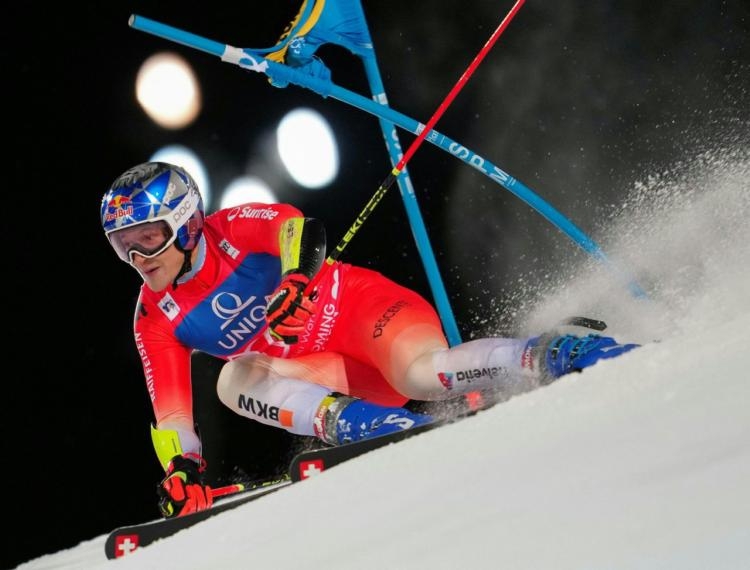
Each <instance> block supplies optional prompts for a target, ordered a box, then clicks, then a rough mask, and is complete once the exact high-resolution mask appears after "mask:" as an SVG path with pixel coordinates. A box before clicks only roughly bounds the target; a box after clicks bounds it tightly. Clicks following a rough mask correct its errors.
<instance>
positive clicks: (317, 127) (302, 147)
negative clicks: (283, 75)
mask: <svg viewBox="0 0 750 570" xmlns="http://www.w3.org/2000/svg"><path fill="white" fill-rule="evenodd" d="M276 141H277V149H278V151H279V156H280V157H281V161H282V162H283V163H284V166H285V167H286V169H287V171H288V172H289V175H290V176H291V177H292V178H293V179H294V181H295V182H297V184H299V185H300V186H304V187H305V188H310V189H317V188H322V187H323V186H326V185H328V184H330V183H331V181H332V180H333V179H334V178H335V177H336V175H337V174H338V170H339V152H338V146H337V144H336V138H335V136H334V134H333V130H332V129H331V127H330V125H329V124H328V121H326V120H325V118H323V116H322V115H320V114H319V113H318V112H316V111H314V110H312V109H305V108H301V109H295V110H294V111H291V112H289V113H288V114H287V115H286V116H285V117H284V118H283V119H282V120H281V121H280V122H279V126H278V127H277V129H276Z"/></svg>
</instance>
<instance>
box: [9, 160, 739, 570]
mask: <svg viewBox="0 0 750 570" xmlns="http://www.w3.org/2000/svg"><path fill="white" fill-rule="evenodd" d="M712 164H714V168H713V169H710V168H708V169H707V168H705V166H706V165H705V164H704V165H703V167H704V168H703V171H702V173H701V175H700V176H697V175H695V173H694V172H693V173H688V174H689V176H688V175H686V176H685V177H679V176H677V177H671V178H670V179H669V180H670V182H669V183H668V184H665V183H664V182H663V181H662V182H660V181H653V183H652V184H650V185H649V184H646V185H644V187H643V188H640V189H639V190H638V191H637V192H635V193H634V197H633V199H632V201H631V203H630V205H629V209H628V208H626V209H625V210H624V211H623V212H622V215H621V217H620V218H619V219H618V220H613V222H612V233H611V236H610V237H612V238H613V239H612V240H611V243H609V244H607V247H608V248H609V249H608V250H611V251H615V252H617V254H618V255H619V256H620V258H621V259H622V260H624V261H625V262H626V263H627V266H628V267H630V268H632V269H633V270H634V272H635V274H636V275H637V276H638V278H639V279H640V280H642V281H643V282H644V284H645V286H646V287H647V289H648V290H649V291H650V292H651V297H650V298H649V299H646V300H644V299H640V300H638V299H634V298H632V296H629V295H628V294H627V293H621V292H619V289H618V287H617V286H615V285H613V284H612V283H611V276H610V275H608V273H607V271H606V270H604V269H602V268H598V267H590V268H588V269H587V270H586V271H581V272H579V273H578V274H577V277H576V279H575V281H573V280H569V281H568V282H566V283H562V284H560V285H559V286H558V287H556V288H555V289H554V290H551V291H550V292H549V294H548V295H547V296H545V303H544V304H543V305H541V306H539V307H537V308H536V309H535V310H534V311H532V314H531V315H530V318H529V321H528V323H527V326H528V327H529V328H534V327H537V326H541V325H543V324H546V323H548V322H551V321H554V320H555V319H556V318H558V317H560V316H565V315H570V314H592V313H594V314H593V316H597V317H600V318H604V319H605V320H607V321H608V322H609V323H610V327H611V331H612V332H613V333H614V334H616V335H617V336H620V337H625V338H627V339H628V340H631V339H632V340H638V341H640V342H647V341H650V340H655V341H658V342H650V343H649V344H648V345H646V346H644V347H643V348H641V349H639V350H637V351H633V352H631V353H628V354H626V355H625V356H623V357H622V358H620V359H617V360H614V361H604V362H602V363H600V364H598V365H597V366H595V367H594V368H592V369H589V370H587V371H585V372H584V373H582V374H580V375H576V376H571V377H567V378H565V379H563V380H561V381H559V382H557V383H555V384H552V385H551V386H548V387H546V388H543V389H540V390H537V391H535V392H531V393H528V394H524V395H521V396H517V397H514V398H512V399H511V400H509V401H508V402H505V403H503V404H501V405H499V406H497V407H495V408H493V409H491V410H488V411H485V412H482V413H480V414H478V415H477V416H475V417H473V418H470V419H467V420H466V421H463V422H460V423H458V424H455V425H452V426H449V427H446V428H443V429H440V430H436V431H434V432H428V433H425V434H422V435H419V436H416V437H414V438H412V439H410V440H407V441H405V442H402V443H400V444H397V445H393V446H389V447H387V448H385V449H380V450H377V451H375V452H372V453H371V454H368V455H367V456H365V457H362V458H361V459H358V460H356V461H352V462H350V463H347V464H344V465H342V466H340V467H337V468H336V469H333V470H331V471H328V472H326V473H324V474H322V475H320V476H319V477H316V478H314V479H311V480H308V481H305V482H303V483H300V484H298V485H295V486H293V487H290V488H288V489H285V490H282V491H280V492H278V493H275V494H272V495H270V496H268V497H266V498H264V499H261V500H259V501H257V502H255V503H251V504H248V505H246V506H244V507H241V508H238V509H236V510H235V511H232V512H230V513H227V514H224V515H222V516H220V517H216V518H215V519H213V520H209V521H206V522H204V523H201V524H199V525H197V526H196V527H194V528H192V529H189V530H186V531H183V532H181V533H179V534H178V535H175V536H174V537H172V538H171V539H168V540H164V541H161V542H159V543H157V544H155V545H152V546H149V547H147V548H143V549H141V550H138V551H136V552H135V553H134V554H133V555H132V556H130V557H128V558H125V559H121V560H119V561H116V562H111V561H106V560H105V558H104V552H103V543H104V537H97V538H95V539H93V540H90V541H87V542H84V543H81V544H79V545H78V546H75V547H73V548H71V549H69V550H65V551H61V552H59V553H57V554H53V555H48V556H44V557H41V558H38V559H35V560H32V561H29V562H28V563H26V564H23V565H21V566H20V568H23V569H24V570H31V569H42V568H55V569H79V568H88V569H97V568H113V567H115V568H122V569H126V568H134V569H135V568H137V569H139V570H142V569H149V568H152V569H158V570H164V569H165V568H179V569H180V570H189V569H204V568H238V569H239V568H269V569H270V568H273V569H275V570H280V569H292V568H294V569H298V568H321V569H323V568H325V569H326V570H334V569H338V568H342V569H343V568H347V569H349V568H357V569H369V568H372V569H378V570H382V569H383V568H404V569H415V568H438V569H440V568H446V569H448V568H513V569H519V568H555V569H582V568H607V569H625V568H638V569H642V568H649V569H650V568H654V569H656V568H659V569H661V568H675V569H680V570H688V569H705V568H712V569H713V568H720V569H740V568H748V567H750V488H749V485H748V482H750V372H748V366H749V364H748V354H749V353H750V348H749V347H750V294H749V293H748V292H749V291H750V263H749V262H750V245H748V243H749V240H748V238H749V237H750V229H749V228H750V222H749V221H748V215H750V206H749V203H750V198H749V197H748V193H747V191H746V189H745V188H746V181H747V180H748V174H750V168H749V167H748V159H747V153H745V154H744V155H742V154H740V156H739V157H738V156H737V155H734V156H730V157H724V158H722V160H721V161H714V162H713V163H712ZM615 236H617V237H619V238H622V239H620V240H619V241H618V240H615V239H614V237H615ZM608 279H609V284H607V280H608Z"/></svg>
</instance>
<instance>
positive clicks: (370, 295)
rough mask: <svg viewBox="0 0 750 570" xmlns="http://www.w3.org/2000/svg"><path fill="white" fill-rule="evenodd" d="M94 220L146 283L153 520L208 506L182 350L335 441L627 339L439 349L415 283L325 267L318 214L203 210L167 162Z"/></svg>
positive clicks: (263, 403) (220, 390)
mask: <svg viewBox="0 0 750 570" xmlns="http://www.w3.org/2000/svg"><path fill="white" fill-rule="evenodd" d="M101 221H102V225H103V228H104V231H105V234H106V236H107V238H108V240H109V242H110V244H111V245H112V247H113V248H114V250H115V251H116V252H117V255H118V256H119V257H120V259H121V260H123V261H125V262H126V263H129V264H130V265H132V266H133V267H134V268H135V269H136V270H137V271H138V273H139V274H140V276H141V278H142V279H143V285H142V286H141V289H140V295H139V298H138V302H137V308H136V311H135V321H134V335H135V345H136V348H137V350H138V353H139V355H140V357H141V360H142V364H143V369H144V373H145V379H146V388H147V390H148V393H149V396H150V399H151V403H152V406H153V411H154V416H155V424H152V425H151V435H152V441H153V444H154V448H155V450H156V454H157V457H158V459H159V461H160V462H161V465H162V467H163V468H164V470H165V477H164V479H163V481H162V482H161V484H160V486H159V507H160V510H161V512H162V514H163V515H164V516H165V517H172V516H180V515H185V514H188V513H191V512H194V511H197V510H202V509H205V508H208V507H209V506H211V504H212V501H213V496H212V492H211V488H210V486H209V485H208V484H207V483H206V482H205V481H204V478H203V476H202V473H203V472H204V471H205V461H204V460H203V458H202V456H201V440H200V438H199V436H198V434H197V433H196V430H195V425H194V421H193V409H192V388H191V381H192V380H191V371H190V358H191V352H192V351H193V350H198V351H202V352H205V353H208V354H211V355H213V356H215V357H219V358H221V359H224V360H226V363H225V364H224V365H223V366H222V369H221V371H220V374H219V377H218V380H217V385H216V390H217V394H218V396H219V399H220V400H221V402H222V403H223V404H224V405H225V406H227V407H229V408H230V409H231V410H233V411H234V412H236V413H237V414H239V415H241V416H245V417H248V418H250V419H253V420H256V421H259V422H261V423H264V424H267V425H271V426H275V427H279V428H282V429H285V430H287V431H289V432H291V433H294V434H299V435H305V436H314V437H317V438H319V439H320V440H322V441H323V442H325V443H326V444H330V445H340V444H343V443H347V442H353V441H358V440H361V439H365V438H368V437H373V436H377V435H381V434H385V433H390V432H393V431H396V430H402V429H409V428H412V427H414V426H418V425H422V424H424V423H427V422H431V421H434V418H433V417H432V416H431V415H429V414H422V413H417V412H415V411H412V410H409V409H406V408H404V407H403V406H404V404H406V403H407V402H408V401H409V400H418V401H444V400H450V399H455V398H458V397H460V396H462V395H463V394H467V393H469V392H475V391H478V390H494V391H496V392H498V393H504V394H506V395H507V394H515V393H519V392H523V391H526V390H529V389H533V388H535V387H538V386H540V385H543V384H546V383H548V382H551V381H552V380H554V379H556V378H559V377H560V376H563V375H565V374H567V373H570V372H573V371H579V370H582V369H584V368H586V367H589V366H591V365H593V364H594V363H596V362H597V361H598V360H600V359H603V358H612V357H615V356H618V355H620V354H622V353H624V352H626V351H628V350H630V349H632V348H634V347H635V346H637V345H634V344H619V343H618V342H616V341H615V340H614V339H612V338H610V337H605V336H600V335H596V334H590V335H586V336H582V337H578V336H574V335H565V334H544V335H539V336H534V337H531V338H483V339H478V340H473V341H469V342H466V343H463V344H461V345H458V346H454V347H452V348H449V346H448V343H447V340H446V338H445V336H444V334H443V331H442V328H441V324H440V321H439V318H438V316H437V313H436V311H435V310H434V308H433V307H432V306H431V305H430V304H429V303H428V302H427V301H426V300H425V299H424V298H422V297H421V296H419V295H418V294H417V293H416V292H414V291H412V290H410V289H407V288H405V287H402V286H400V285H398V284H396V283H394V282H393V281H390V280H389V279H387V278H386V277H384V276H383V275H381V274H380V273H378V272H375V271H372V270H369V269H365V268H362V267H357V266H353V265H350V264H346V263H341V262H335V263H334V264H332V265H326V266H325V267H323V262H324V259H325V250H326V236H325V229H324V227H323V224H322V223H321V222H320V221H319V220H317V219H313V218H307V217H305V216H304V215H303V214H302V213H301V212H300V211H299V210H298V209H297V208H295V207H293V206H291V205H289V204H261V203H248V204H243V205H240V206H235V207H232V208H227V209H223V210H219V211H217V212H215V213H214V214H212V215H210V216H205V213H204V207H203V201H202V198H201V195H200V192H199V189H198V187H197V185H196V183H195V181H194V180H193V179H192V178H191V176H190V175H189V174H188V173H187V172H186V171H185V170H184V169H183V168H181V167H178V166H175V165H172V164H167V163H162V162H146V163H143V164H139V165H137V166H135V167H133V168H131V169H129V170H127V171H126V172H124V173H123V174H122V175H121V176H119V177H118V178H117V179H116V180H115V181H114V182H113V184H112V185H111V187H110V188H109V190H108V191H107V192H106V193H105V195H104V197H103V199H102V204H101ZM308 289H311V290H310V291H308Z"/></svg>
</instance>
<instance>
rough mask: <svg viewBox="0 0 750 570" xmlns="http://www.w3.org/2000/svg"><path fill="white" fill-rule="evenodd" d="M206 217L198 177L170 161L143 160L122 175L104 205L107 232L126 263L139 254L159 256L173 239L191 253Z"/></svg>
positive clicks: (182, 249) (105, 198)
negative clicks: (196, 180) (192, 175)
mask: <svg viewBox="0 0 750 570" xmlns="http://www.w3.org/2000/svg"><path fill="white" fill-rule="evenodd" d="M204 217H205V212H204V209H203V199H202V198H201V195H200V192H199V190H198V186H197V185H196V183H195V181H194V180H193V178H192V177H191V176H190V175H189V174H188V173H187V172H186V171H185V169H183V168H181V167H179V166H175V165H174V164H168V163H165V162H144V163H143V164H139V165H137V166H134V167H133V168H131V169H129V170H127V171H126V172H124V173H123V174H121V175H120V176H119V177H118V178H117V179H116V180H115V181H114V182H113V183H112V185H111V187H110V189H109V190H108V191H107V193H106V194H105V195H104V198H103V199H102V206H101V222H102V227H103V228H104V233H105V235H106V236H107V238H108V239H109V242H110V243H111V244H112V247H114V248H115V251H116V252H117V254H118V256H119V257H120V259H122V260H123V261H126V262H132V259H133V258H132V256H133V255H134V254H135V253H138V254H140V255H142V256H144V257H155V256H157V255H159V254H161V253H162V252H164V251H165V250H166V249H167V248H168V247H169V246H171V245H172V244H173V243H174V244H175V245H176V246H177V248H178V249H180V250H181V251H183V252H189V251H191V250H192V249H193V248H195V246H196V245H197V244H198V240H199V239H200V237H201V234H202V233H203V219H204ZM157 236H158V237H157Z"/></svg>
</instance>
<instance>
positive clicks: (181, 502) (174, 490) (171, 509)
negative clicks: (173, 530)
mask: <svg viewBox="0 0 750 570" xmlns="http://www.w3.org/2000/svg"><path fill="white" fill-rule="evenodd" d="M197 459H198V460H199V461H200V463H196V461H194V460H193V459H191V458H189V457H188V456H185V455H177V456H175V457H174V458H172V461H170V462H169V468H168V469H167V476H166V477H165V478H164V480H163V481H162V482H161V484H160V485H159V487H158V489H157V491H158V494H159V510H160V511H161V514H162V515H164V517H166V518H170V517H181V516H183V515H189V514H190V513H194V512H197V511H203V510H205V509H207V508H209V507H210V506H211V505H212V504H213V502H214V498H213V494H212V492H211V487H209V486H208V485H205V484H204V483H203V476H202V474H201V473H202V472H203V471H205V468H206V462H205V460H204V459H203V458H202V457H197Z"/></svg>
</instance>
